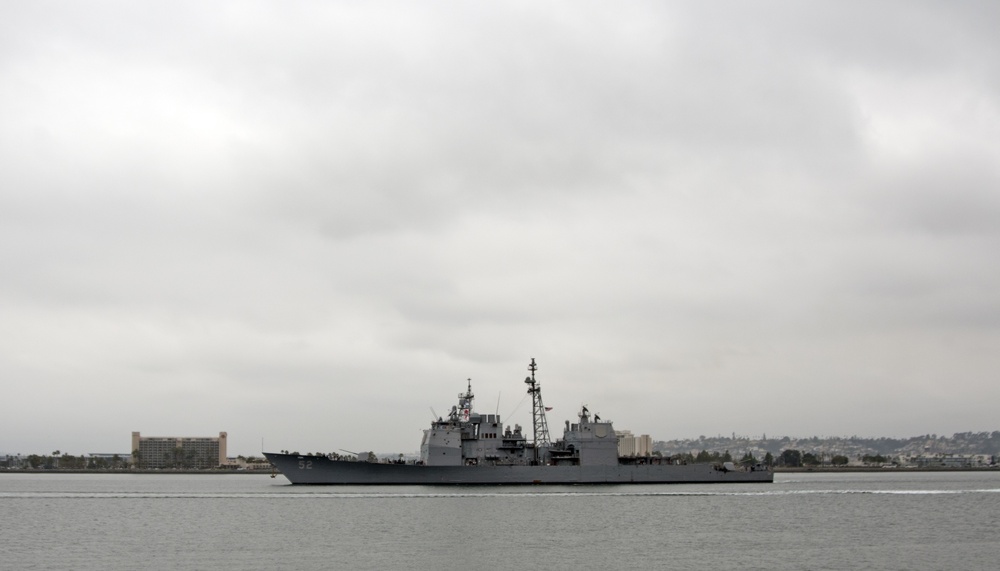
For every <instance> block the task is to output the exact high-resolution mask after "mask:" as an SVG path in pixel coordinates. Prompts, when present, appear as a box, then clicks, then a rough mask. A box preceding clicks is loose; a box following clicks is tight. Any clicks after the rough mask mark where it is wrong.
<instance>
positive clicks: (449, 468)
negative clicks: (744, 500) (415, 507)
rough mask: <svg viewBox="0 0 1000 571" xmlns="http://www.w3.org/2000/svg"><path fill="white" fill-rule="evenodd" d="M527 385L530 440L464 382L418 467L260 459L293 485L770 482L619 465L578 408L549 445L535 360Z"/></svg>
mask: <svg viewBox="0 0 1000 571" xmlns="http://www.w3.org/2000/svg"><path fill="white" fill-rule="evenodd" d="M528 369H529V371H531V376H529V377H528V378H527V379H525V383H526V384H527V385H528V394H529V395H531V397H532V421H533V430H532V436H533V438H532V440H531V441H529V440H528V439H527V436H526V435H525V434H524V431H523V429H522V427H521V426H520V425H518V424H515V425H514V426H513V428H512V427H511V426H509V425H508V426H504V424H503V423H502V421H501V418H500V416H499V415H498V414H480V413H478V412H476V411H475V408H474V402H475V395H474V394H473V392H472V381H471V380H469V381H468V384H467V386H466V390H465V392H464V393H459V394H458V403H457V404H456V405H454V406H452V407H451V410H450V412H449V413H448V415H447V418H444V417H438V418H437V419H436V420H434V421H432V422H431V426H430V428H428V429H425V430H424V435H423V439H422V441H421V444H420V459H419V460H417V461H414V462H412V463H405V462H400V461H394V462H371V461H363V460H368V459H369V458H368V457H367V456H366V457H364V458H362V456H365V455H359V459H358V460H355V459H348V460H345V459H341V458H339V457H331V456H316V455H299V454H279V453H273V452H265V453H264V455H265V456H266V457H267V458H268V460H270V461H271V463H272V464H273V465H274V466H275V468H276V469H277V470H279V471H280V472H281V473H282V474H284V475H285V477H287V478H288V480H289V481H290V482H292V483H293V484H598V483H682V482H771V481H772V480H773V474H772V472H771V471H770V470H769V469H767V468H766V467H764V466H761V465H756V466H752V467H749V468H737V467H735V466H733V465H732V464H728V465H720V466H716V465H710V464H690V465H687V464H675V463H672V462H671V461H670V460H669V459H665V458H659V457H646V458H642V459H635V458H619V455H618V436H617V434H616V432H615V430H614V426H613V425H612V422H611V421H610V420H601V419H600V417H598V416H597V415H592V414H591V413H590V411H589V410H588V408H587V407H586V406H583V407H581V410H580V412H579V414H578V415H577V422H575V423H571V422H570V421H568V420H567V421H566V423H565V427H564V429H563V436H562V438H560V439H558V440H556V441H555V442H552V441H551V440H550V437H549V430H548V423H547V419H546V415H545V412H546V409H545V405H544V404H543V401H542V392H541V386H540V383H539V382H538V380H537V379H536V378H535V372H536V371H537V370H538V367H537V365H536V364H535V360H534V359H532V360H531V364H530V365H529V367H528Z"/></svg>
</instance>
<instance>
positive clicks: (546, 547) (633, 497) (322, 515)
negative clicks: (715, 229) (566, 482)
mask: <svg viewBox="0 0 1000 571" xmlns="http://www.w3.org/2000/svg"><path fill="white" fill-rule="evenodd" d="M998 508H1000V472H914V473H897V472H893V473H845V474H829V473H806V474H777V475H776V476H775V482H774V483H773V484H742V485H720V484H712V485H704V484H702V485H648V486H630V485H618V486H559V487H426V486H407V487H300V486H291V485H288V484H287V481H286V480H285V479H284V478H282V477H280V476H279V477H278V478H276V479H272V478H270V477H268V476H267V475H242V474H241V475H236V474H233V475H168V474H163V475H159V474H157V475H150V474H21V473H19V474H10V473H8V474H4V473H0V568H2V569H108V570H119V569H182V570H189V569H309V570H311V569H442V570H444V569H477V570H478V569H488V570H491V571H492V570H506V569H553V570H561V569H699V570H711V571H715V570H724V569H997V568H1000V510H998Z"/></svg>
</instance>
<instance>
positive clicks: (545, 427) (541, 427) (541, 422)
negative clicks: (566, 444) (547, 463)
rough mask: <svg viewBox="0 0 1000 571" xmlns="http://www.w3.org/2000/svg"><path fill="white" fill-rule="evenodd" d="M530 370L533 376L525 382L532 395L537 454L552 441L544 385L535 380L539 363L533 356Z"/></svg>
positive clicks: (532, 414) (532, 415)
mask: <svg viewBox="0 0 1000 571" xmlns="http://www.w3.org/2000/svg"><path fill="white" fill-rule="evenodd" d="M528 370H529V371H531V376H530V377H528V378H526V379H524V382H525V384H527V385H528V394H529V395H531V418H532V420H533V421H534V425H535V426H534V440H535V454H536V455H537V454H538V448H539V447H546V448H547V447H551V446H552V441H551V440H549V423H548V422H547V421H546V420H545V405H544V404H542V387H540V386H538V381H536V380H535V371H537V370H538V365H536V364H535V358H534V357H532V358H531V364H530V365H528ZM536 460H537V458H536Z"/></svg>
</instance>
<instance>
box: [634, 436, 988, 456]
mask: <svg viewBox="0 0 1000 571" xmlns="http://www.w3.org/2000/svg"><path fill="white" fill-rule="evenodd" d="M653 450H656V451H659V452H660V453H662V454H663V455H665V456H672V455H674V454H695V455H696V454H698V452H701V451H702V450H706V451H708V452H719V453H723V452H726V451H729V452H730V453H731V454H732V455H734V456H737V457H738V456H741V455H742V454H743V453H745V452H751V453H752V454H753V455H754V456H755V457H757V458H761V457H763V455H764V454H765V453H767V452H770V453H771V454H772V455H774V456H778V455H779V454H781V452H782V451H783V450H798V451H800V452H803V453H806V452H812V453H824V454H841V455H844V456H847V457H850V458H857V457H860V456H863V455H876V454H881V455H883V456H887V455H891V456H897V455H906V456H917V455H920V454H991V455H1000V431H993V432H960V433H957V434H953V435H951V436H950V437H948V436H944V435H941V436H938V435H937V434H926V435H923V436H912V437H910V438H884V437H883V438H861V437H858V436H850V437H839V436H834V437H828V438H819V437H816V436H813V437H810V438H793V437H788V436H784V437H780V438H768V437H767V436H766V435H765V436H763V437H761V438H749V437H740V436H736V435H733V436H732V437H727V436H711V437H709V436H700V437H698V438H693V439H687V440H665V441H657V442H655V443H654V444H653Z"/></svg>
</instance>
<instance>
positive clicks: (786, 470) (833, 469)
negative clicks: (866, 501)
mask: <svg viewBox="0 0 1000 571" xmlns="http://www.w3.org/2000/svg"><path fill="white" fill-rule="evenodd" d="M803 472H814V473H815V472H822V473H843V474H847V473H852V472H879V473H899V472H1000V467H961V468H952V467H948V466H922V467H919V468H917V467H913V468H895V467H892V468H882V467H877V466H845V467H837V466H802V467H788V466H775V467H774V473H775V474H797V473H803ZM272 473H274V474H280V472H277V471H274V472H272V471H271V470H58V469H54V470H24V469H10V470H4V469H0V474H136V475H150V474H171V475H173V474H181V475H199V474H201V475H219V476H224V475H240V476H258V475H259V476H269V475H271V474H272Z"/></svg>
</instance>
